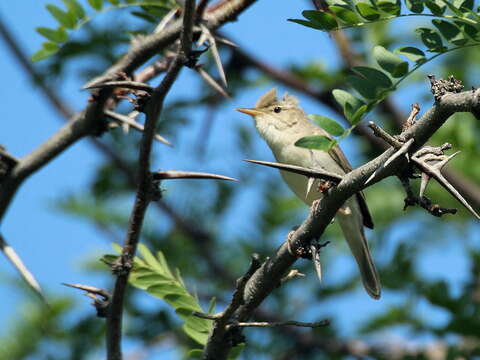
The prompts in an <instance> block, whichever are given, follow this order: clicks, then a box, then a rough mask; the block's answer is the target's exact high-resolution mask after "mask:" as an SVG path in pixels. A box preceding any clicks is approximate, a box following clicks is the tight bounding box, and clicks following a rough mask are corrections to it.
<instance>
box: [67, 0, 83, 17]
mask: <svg viewBox="0 0 480 360" xmlns="http://www.w3.org/2000/svg"><path fill="white" fill-rule="evenodd" d="M62 1H63V3H64V4H65V6H66V7H67V10H68V12H69V13H71V14H72V15H73V16H75V17H76V18H77V19H78V20H81V19H83V18H84V17H85V10H83V7H82V5H80V4H79V2H78V1H77V0H62Z"/></svg>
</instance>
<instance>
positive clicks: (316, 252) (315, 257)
mask: <svg viewBox="0 0 480 360" xmlns="http://www.w3.org/2000/svg"><path fill="white" fill-rule="evenodd" d="M310 251H311V252H312V262H313V266H314V267H315V272H316V273H317V277H318V280H319V281H320V282H322V264H321V263H320V247H319V246H318V244H311V245H310Z"/></svg>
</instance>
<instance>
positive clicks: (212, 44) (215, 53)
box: [200, 24, 228, 87]
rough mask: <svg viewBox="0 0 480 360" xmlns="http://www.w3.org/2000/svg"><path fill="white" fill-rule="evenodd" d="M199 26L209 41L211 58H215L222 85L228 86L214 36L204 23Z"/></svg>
mask: <svg viewBox="0 0 480 360" xmlns="http://www.w3.org/2000/svg"><path fill="white" fill-rule="evenodd" d="M200 28H201V29H202V34H204V33H205V36H206V38H207V40H208V42H209V43H210V49H211V50H212V55H213V59H214V60H215V64H216V65H217V69H218V74H219V75H220V79H221V80H222V83H223V86H224V87H228V84H227V77H226V76H225V71H224V70H223V65H222V59H221V58H220V53H219V52H218V47H217V42H216V40H215V37H214V36H213V35H212V33H211V32H210V29H209V28H208V27H206V26H205V25H203V24H201V25H200Z"/></svg>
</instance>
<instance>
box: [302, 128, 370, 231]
mask: <svg viewBox="0 0 480 360" xmlns="http://www.w3.org/2000/svg"><path fill="white" fill-rule="evenodd" d="M310 124H311V123H310ZM311 125H312V127H313V128H315V129H314V133H315V134H316V135H323V136H326V137H328V138H330V139H331V138H332V137H331V136H330V135H329V134H328V133H327V132H326V131H325V130H323V129H322V128H319V127H318V126H315V125H313V124H311ZM328 153H329V154H330V156H331V157H332V158H333V159H334V160H335V162H336V163H337V164H338V165H339V166H340V167H341V168H342V170H343V171H344V172H345V173H348V172H350V171H352V165H350V163H349V162H348V159H347V158H346V156H345V154H344V153H343V151H342V149H340V147H339V146H338V145H335V146H334V147H333V148H332V149H331V150H330V151H329V152H328ZM355 196H356V197H357V201H358V205H359V206H360V211H361V212H362V218H363V225H364V226H366V227H367V228H369V229H373V227H374V224H373V220H372V215H370V211H369V210H368V206H367V202H366V200H365V195H364V194H363V192H362V191H360V192H358V193H356V194H355Z"/></svg>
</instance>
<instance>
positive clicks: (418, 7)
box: [405, 0, 423, 14]
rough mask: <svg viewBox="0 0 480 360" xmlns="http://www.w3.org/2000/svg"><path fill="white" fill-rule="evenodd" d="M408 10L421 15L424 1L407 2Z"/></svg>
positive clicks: (413, 0) (411, 0)
mask: <svg viewBox="0 0 480 360" xmlns="http://www.w3.org/2000/svg"><path fill="white" fill-rule="evenodd" d="M405 4H406V5H407V8H408V9H409V10H410V11H411V12H414V13H416V14H420V13H421V12H422V11H423V1H422V0H405Z"/></svg>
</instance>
